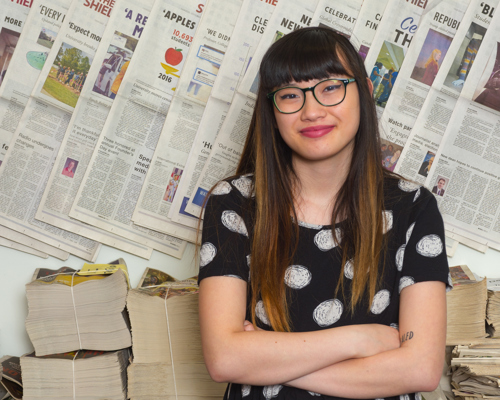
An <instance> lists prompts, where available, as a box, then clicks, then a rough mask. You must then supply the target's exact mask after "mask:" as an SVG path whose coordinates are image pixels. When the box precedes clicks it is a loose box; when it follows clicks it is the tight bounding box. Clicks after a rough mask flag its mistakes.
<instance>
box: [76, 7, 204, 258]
mask: <svg viewBox="0 0 500 400" xmlns="http://www.w3.org/2000/svg"><path fill="white" fill-rule="evenodd" d="M200 6H203V3H200V2H199V1H198V0H196V1H194V0H191V1H188V2H186V1H184V2H180V1H178V2H176V3H173V2H172V1H170V2H166V1H157V2H156V3H155V5H154V8H153V10H152V11H151V17H150V18H149V20H148V27H147V29H145V30H144V36H143V38H142V39H141V41H140V42H139V45H138V48H137V51H136V54H135V55H134V57H133V58H132V61H131V63H130V67H129V69H128V72H127V75H126V77H125V79H124V81H123V88H121V89H120V91H119V94H118V97H117V98H116V101H115V102H114V104H113V106H112V109H111V113H110V115H111V118H108V120H107V121H106V124H105V125H104V128H103V129H102V134H101V135H100V136H99V138H98V140H97V143H96V145H95V149H96V150H94V153H93V154H92V158H91V159H90V162H89V164H88V165H89V168H88V169H87V171H85V170H84V172H85V175H84V176H83V180H82V184H81V185H80V188H79V189H78V193H77V194H76V198H75V201H74V204H73V206H72V209H71V211H70V214H69V215H70V216H71V217H72V218H74V219H78V220H80V221H82V222H85V223H87V224H90V225H92V226H96V227H99V228H100V229H102V230H105V231H107V232H111V233H113V234H115V235H119V236H121V237H126V238H127V239H130V240H133V241H135V242H137V243H139V244H141V245H144V246H148V247H151V248H153V249H155V250H158V251H161V252H163V253H166V254H169V255H172V256H174V257H177V258H181V257H182V254H183V251H184V249H185V246H186V243H185V242H184V241H182V240H179V239H178V238H175V237H172V236H169V235H166V234H164V233H160V232H156V231H152V230H150V229H146V228H144V227H140V226H138V225H136V224H134V223H133V222H132V219H131V217H132V213H133V211H134V208H135V205H136V203H137V199H138V196H139V193H140V190H141V187H142V185H143V182H144V179H145V176H146V172H147V170H148V168H149V165H150V162H151V159H152V157H153V153H154V149H155V148H156V145H157V142H158V138H159V136H160V132H161V130H162V127H163V125H164V122H165V115H166V113H167V110H168V109H169V107H170V103H171V99H172V97H173V95H174V93H175V90H176V86H177V84H178V79H179V78H178V75H180V74H181V71H182V68H183V66H184V64H185V59H184V56H183V54H184V55H187V53H188V51H189V48H190V43H189V41H186V40H181V39H179V34H178V32H180V31H182V30H183V31H184V32H187V30H189V32H190V33H191V35H192V36H194V34H195V32H196V31H197V29H198V25H199V20H200V13H201V10H202V9H203V7H200ZM186 21H189V23H187V22H186ZM165 32H170V35H169V36H167V35H165ZM158 37H163V40H162V41H161V45H159V43H158V40H157V38H158ZM181 37H182V35H181ZM142 43H145V44H144V45H142ZM152 55H154V56H153V57H154V58H155V59H156V60H157V62H156V63H147V65H146V64H145V63H144V60H146V59H151V57H152ZM111 165H112V166H111ZM110 187H113V195H111V196H110V193H109V188H110ZM93 237H94V236H93Z"/></svg>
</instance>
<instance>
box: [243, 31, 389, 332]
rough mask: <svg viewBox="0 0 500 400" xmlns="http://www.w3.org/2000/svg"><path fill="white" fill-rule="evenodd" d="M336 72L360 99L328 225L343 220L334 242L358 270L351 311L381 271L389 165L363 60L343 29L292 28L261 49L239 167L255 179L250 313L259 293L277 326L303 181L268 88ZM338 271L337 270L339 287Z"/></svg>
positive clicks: (281, 321) (284, 319) (284, 318)
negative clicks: (296, 197) (344, 172)
mask: <svg viewBox="0 0 500 400" xmlns="http://www.w3.org/2000/svg"><path fill="white" fill-rule="evenodd" d="M337 75H341V76H348V77H353V78H355V79H356V85H357V87H358V92H359V102H360V124H359V129H358V131H357V134H356V137H355V140H354V149H353V157H352V160H351V164H350V167H349V171H348V173H347V177H346V180H345V182H344V184H343V185H342V187H341V188H340V190H339V192H338V194H337V197H336V198H335V199H332V201H333V200H335V207H334V210H333V214H332V220H331V221H332V227H333V225H334V224H335V221H342V222H341V227H342V239H341V243H337V245H338V246H339V247H340V248H341V249H342V265H343V266H344V265H345V264H346V262H347V261H349V260H351V262H353V263H354V268H355V271H356V272H355V274H354V279H353V280H352V286H351V296H350V299H349V300H350V309H351V311H353V310H354V308H355V307H356V306H357V305H359V304H360V303H361V302H366V303H365V304H368V307H370V306H371V302H372V299H373V296H374V295H375V293H376V289H377V287H378V283H379V279H380V277H381V274H382V271H380V270H379V268H374V266H378V265H379V259H380V258H381V257H383V249H385V242H384V238H383V236H384V235H383V224H384V221H383V210H384V200H383V178H384V176H385V175H386V174H389V173H388V172H387V171H385V170H384V169H383V168H382V165H381V154H380V140H379V134H378V130H377V125H378V121H377V116H376V111H375V104H374V102H373V98H372V93H371V87H370V86H369V83H368V80H369V79H368V76H367V74H366V70H365V66H364V64H363V60H362V59H361V57H360V56H359V55H358V53H357V52H356V50H355V49H354V48H353V46H352V45H351V44H350V42H349V41H348V40H347V39H346V38H345V37H344V36H341V35H339V34H337V33H335V32H334V31H333V30H331V29H329V28H321V27H312V28H304V29H300V30H297V31H294V32H292V33H290V34H288V35H286V36H284V37H283V38H282V39H280V40H278V41H277V42H276V43H274V44H273V45H272V46H271V47H270V48H269V50H268V51H267V53H266V54H265V55H264V58H263V60H262V63H261V66H260V77H259V79H260V83H259V91H258V94H257V101H256V104H255V111H254V114H253V117H252V120H251V124H250V128H249V132H248V136H247V139H246V143H245V147H244V149H243V153H242V156H241V159H240V162H239V165H238V168H237V171H236V173H237V175H241V174H249V173H252V174H253V179H254V186H255V187H254V189H255V197H256V199H255V201H256V206H254V207H255V211H254V214H253V219H254V223H255V225H254V230H253V235H252V244H251V268H250V271H251V272H250V274H251V277H250V282H251V292H252V293H251V295H252V305H251V310H252V321H253V322H254V323H255V306H256V303H257V301H259V300H260V299H261V300H262V301H263V303H264V307H265V310H266V313H267V316H268V318H269V321H270V323H271V325H272V327H273V329H274V330H277V331H289V330H290V329H291V327H290V319H289V315H288V302H289V300H290V298H289V295H290V293H288V292H287V288H286V285H285V284H284V277H285V271H286V268H287V267H288V266H289V265H291V262H292V259H293V255H294V253H295V251H296V248H297V244H298V225H297V223H296V221H297V214H296V210H295V209H294V198H293V193H294V192H295V193H296V191H294V188H297V187H298V185H300V182H299V181H298V179H297V176H296V174H295V172H294V169H293V165H292V151H291V150H290V148H289V147H288V146H287V145H286V143H285V142H284V141H283V139H282V138H281V135H280V133H279V131H278V128H277V123H276V120H275V117H274V110H273V103H272V101H271V100H269V99H268V98H267V96H266V95H267V93H269V92H271V91H273V90H275V89H276V88H278V87H280V86H283V85H286V84H288V83H289V82H292V81H294V82H303V81H309V80H312V79H325V78H329V77H331V76H337ZM333 174H335V171H332V175H333ZM291 216H292V217H293V219H292V218H291ZM333 236H334V237H335V235H333ZM335 240H336V241H337V239H336V238H335ZM342 268H344V267H342ZM342 272H343V271H342ZM343 277H344V274H343V273H341V274H340V281H339V284H338V286H337V288H336V289H335V290H336V291H338V290H339V289H340V290H342V292H343V291H344V281H343ZM333 290H334V288H332V292H333Z"/></svg>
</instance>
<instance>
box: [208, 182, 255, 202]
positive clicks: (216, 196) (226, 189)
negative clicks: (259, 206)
mask: <svg viewBox="0 0 500 400" xmlns="http://www.w3.org/2000/svg"><path fill="white" fill-rule="evenodd" d="M209 195H210V197H209V199H208V200H207V204H212V205H213V204H218V205H223V204H224V205H227V206H238V207H241V206H242V205H243V203H247V201H248V200H253V199H254V197H255V193H254V182H253V175H252V174H246V175H234V176H231V177H229V178H225V179H223V180H221V181H219V182H217V184H215V185H214V186H213V187H212V189H211V190H210V192H209Z"/></svg>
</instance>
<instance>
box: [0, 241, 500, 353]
mask: <svg viewBox="0 0 500 400" xmlns="http://www.w3.org/2000/svg"><path fill="white" fill-rule="evenodd" d="M119 257H123V258H124V259H125V261H126V263H127V266H128V270H129V274H130V283H131V285H132V287H136V286H137V284H138V283H139V279H140V278H141V276H142V274H143V272H144V270H145V269H146V267H151V268H156V269H159V270H162V271H165V272H167V273H169V274H170V275H172V276H174V277H175V278H177V279H185V278H189V277H191V276H193V275H196V274H197V270H196V267H195V262H194V246H191V245H190V246H188V248H187V249H186V253H185V254H184V257H183V258H182V260H178V259H176V258H173V257H169V256H167V255H165V254H161V253H159V252H157V251H154V252H153V255H152V257H151V259H150V260H149V261H147V260H144V259H142V258H138V257H135V256H132V255H130V254H127V253H124V252H122V251H119V250H116V249H113V248H110V247H106V246H103V248H102V249H101V252H100V254H99V256H98V258H97V260H96V263H106V262H109V261H112V260H115V259H117V258H119ZM0 260H1V261H0V357H2V356H4V355H7V354H8V355H12V356H20V355H22V354H24V353H28V352H31V351H33V346H32V345H31V342H30V340H29V338H28V335H27V334H26V330H25V328H24V320H25V318H26V315H27V314H28V306H27V301H26V294H25V284H26V283H28V282H29V281H30V280H31V276H32V275H33V272H34V271H35V269H36V268H40V267H44V268H51V269H58V268H60V267H62V266H68V267H71V268H74V269H80V268H81V267H82V265H83V263H84V261H83V260H81V259H79V258H77V257H73V256H71V257H70V258H69V259H68V260H67V261H61V260H58V259H55V258H52V257H49V258H48V259H46V260H45V259H41V258H38V257H35V256H31V255H28V254H25V253H21V252H19V251H16V250H11V249H6V248H3V247H0ZM448 260H449V263H450V266H453V265H459V264H467V265H468V266H469V268H470V269H471V270H472V271H473V272H475V273H476V274H478V275H481V276H487V277H489V278H498V277H500V253H499V252H497V251H495V250H491V249H490V250H488V251H487V252H486V253H485V254H482V253H479V252H477V251H475V250H472V249H470V248H468V247H465V246H462V245H459V247H458V249H457V251H456V253H455V255H454V256H453V257H452V258H449V259H448Z"/></svg>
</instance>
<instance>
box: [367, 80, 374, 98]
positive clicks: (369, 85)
mask: <svg viewBox="0 0 500 400" xmlns="http://www.w3.org/2000/svg"><path fill="white" fill-rule="evenodd" d="M366 81H367V82H368V90H370V94H371V95H373V82H372V80H371V79H370V78H366Z"/></svg>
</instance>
